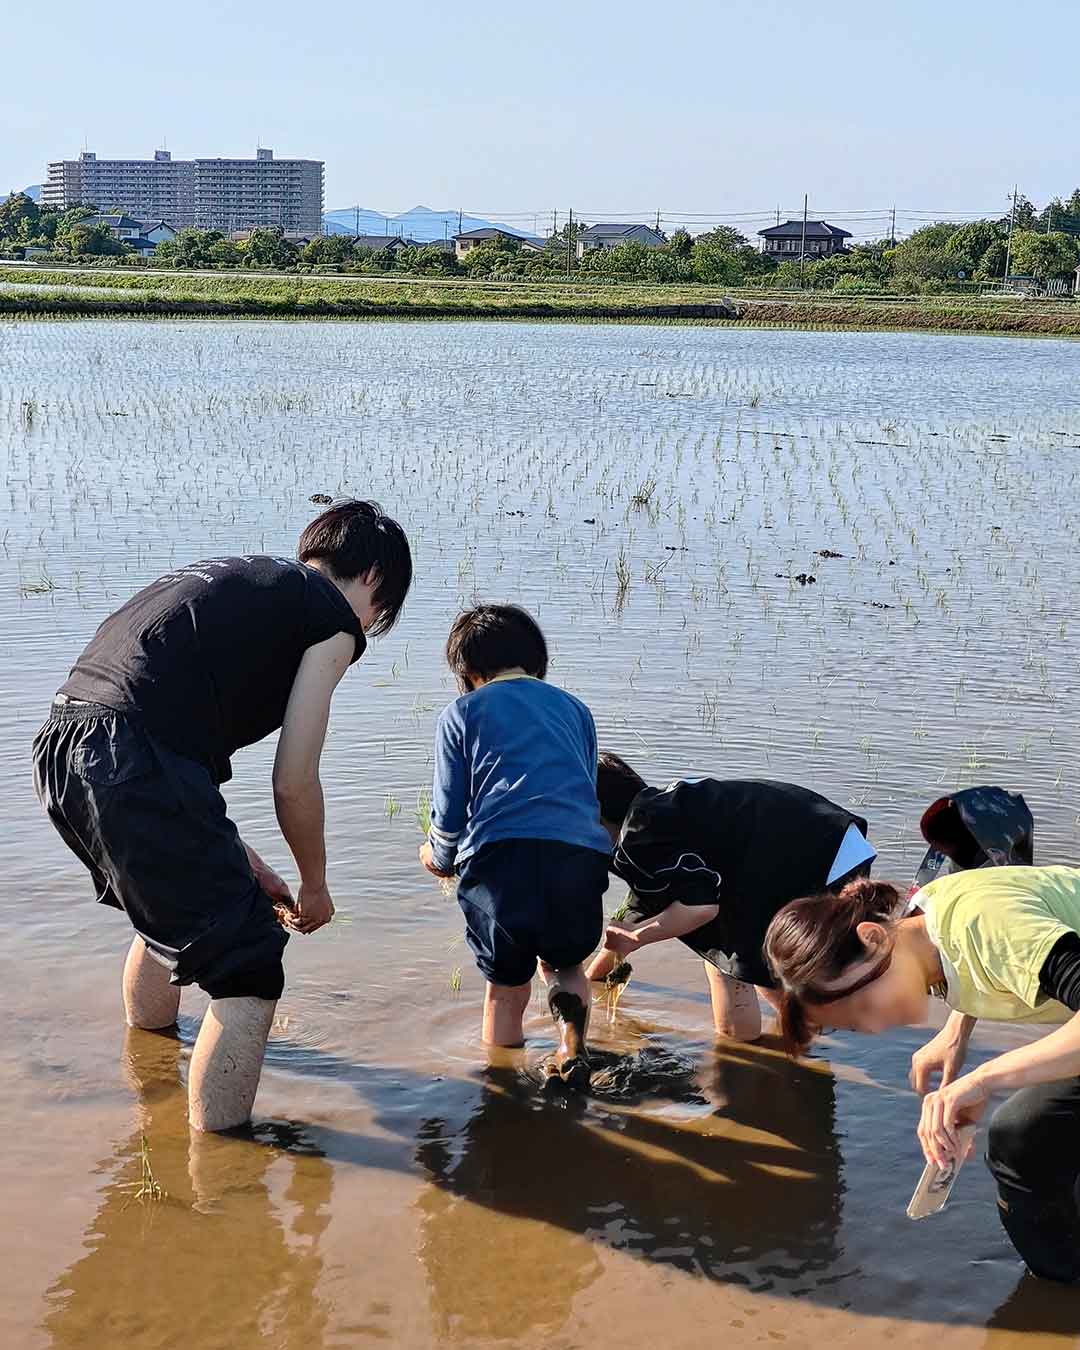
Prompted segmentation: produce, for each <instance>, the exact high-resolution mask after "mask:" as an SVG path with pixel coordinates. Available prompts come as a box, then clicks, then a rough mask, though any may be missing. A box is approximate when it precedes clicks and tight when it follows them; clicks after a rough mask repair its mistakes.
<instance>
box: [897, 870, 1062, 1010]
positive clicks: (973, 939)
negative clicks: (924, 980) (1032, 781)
mask: <svg viewBox="0 0 1080 1350" xmlns="http://www.w3.org/2000/svg"><path fill="white" fill-rule="evenodd" d="M912 903H913V904H915V905H917V906H918V907H919V908H920V909H921V910H922V911H923V913H924V914H925V915H926V931H927V933H928V935H929V937H930V940H931V942H933V944H934V946H935V947H936V948H937V950H938V953H939V955H940V956H941V964H942V966H943V968H944V970H945V980H946V984H947V992H946V994H945V1002H946V1003H948V1005H949V1006H950V1007H951V1008H955V1009H957V1010H958V1011H959V1012H962V1013H967V1014H968V1015H969V1016H970V1017H986V1018H990V1019H992V1020H993V1021H996V1022H1067V1021H1068V1020H1069V1018H1071V1017H1072V1016H1073V1013H1072V1010H1071V1009H1070V1008H1067V1007H1066V1006H1065V1005H1064V1004H1063V1003H1059V1002H1058V1001H1057V1000H1056V999H1051V998H1048V997H1047V996H1046V994H1044V993H1043V992H1042V990H1041V989H1040V988H1039V972H1040V971H1041V970H1042V967H1043V962H1044V961H1045V960H1046V958H1047V956H1049V954H1050V949H1051V948H1052V947H1053V946H1054V944H1055V943H1056V942H1057V940H1058V939H1059V938H1060V937H1061V936H1062V934H1063V933H1068V932H1070V931H1072V932H1080V868H1075V867H981V868H977V869H975V870H973V871H968V872H955V873H953V874H952V875H951V876H946V877H939V878H938V880H937V881H931V882H929V883H928V884H927V885H926V886H924V887H923V888H922V890H921V891H919V892H918V893H917V894H916V895H915V896H913V897H912Z"/></svg>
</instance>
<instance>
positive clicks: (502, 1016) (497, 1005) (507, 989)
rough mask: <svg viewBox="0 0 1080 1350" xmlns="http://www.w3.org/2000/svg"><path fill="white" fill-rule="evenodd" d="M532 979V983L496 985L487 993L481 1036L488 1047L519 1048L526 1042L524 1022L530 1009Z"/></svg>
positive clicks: (489, 987) (489, 984)
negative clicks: (526, 1012) (522, 1020)
mask: <svg viewBox="0 0 1080 1350" xmlns="http://www.w3.org/2000/svg"><path fill="white" fill-rule="evenodd" d="M531 995H532V980H530V981H529V982H528V984H492V983H491V981H490V980H489V981H488V984H487V988H486V989H485V990H484V1023H483V1028H482V1031H481V1033H480V1034H481V1036H482V1037H483V1039H484V1041H485V1043H486V1044H488V1045H504V1046H508V1047H515V1046H519V1045H521V1044H522V1043H523V1042H524V1040H525V1033H524V1030H523V1029H522V1025H521V1019H522V1018H523V1017H524V1016H525V1009H526V1008H527V1007H528V1006H529V998H530V996H531Z"/></svg>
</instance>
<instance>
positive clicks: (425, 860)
mask: <svg viewBox="0 0 1080 1350" xmlns="http://www.w3.org/2000/svg"><path fill="white" fill-rule="evenodd" d="M420 861H421V863H422V864H423V865H424V867H426V868H427V870H428V871H429V872H430V873H431V875H432V876H433V877H438V878H439V879H440V880H441V881H450V880H451V879H452V878H453V875H454V874H453V872H443V871H441V870H440V869H439V868H438V867H436V866H435V863H434V860H433V855H432V851H431V844H430V843H429V842H428V841H427V840H426V839H425V840H424V842H423V843H422V844H421V845H420Z"/></svg>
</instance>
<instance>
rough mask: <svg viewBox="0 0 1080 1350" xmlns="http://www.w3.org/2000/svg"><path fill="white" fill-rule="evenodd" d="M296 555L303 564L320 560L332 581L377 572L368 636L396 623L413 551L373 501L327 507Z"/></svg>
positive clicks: (409, 581)
mask: <svg viewBox="0 0 1080 1350" xmlns="http://www.w3.org/2000/svg"><path fill="white" fill-rule="evenodd" d="M296 556H297V557H298V558H299V559H300V561H301V562H302V563H306V562H313V561H316V560H318V561H320V562H324V563H325V564H326V567H327V569H328V570H329V571H330V573H331V574H332V576H333V577H334V578H335V579H336V580H337V581H344V582H349V581H355V580H356V578H357V577H362V576H364V575H365V573H367V572H371V571H374V573H375V575H376V578H377V580H376V584H375V590H374V592H373V593H372V597H371V599H372V603H373V604H374V606H375V609H376V610H377V611H378V618H377V619H376V620H375V622H374V624H372V626H371V629H370V631H371V634H372V636H373V637H380V636H381V635H382V634H383V633H388V632H389V631H390V629H391V628H393V626H394V624H395V623H397V619H398V615H399V614H400V613H401V607H402V605H403V604H404V603H405V597H406V596H407V595H408V593H409V587H410V586H411V585H412V574H413V566H412V553H411V552H410V550H409V541H408V539H407V538H406V536H405V531H404V530H403V529H402V528H401V526H400V525H399V524H398V523H397V521H396V520H391V519H390V517H389V516H388V515H386V514H385V513H384V512H383V509H382V507H381V506H379V504H378V503H377V502H362V501H357V500H356V499H355V498H351V497H350V498H346V499H345V500H343V501H339V502H335V503H334V504H333V506H329V507H327V509H326V510H325V511H323V512H322V514H321V515H318V516H316V517H315V519H314V520H313V521H312V522H311V524H310V525H308V527H307V529H305V531H304V533H303V534H302V535H301V536H300V543H299V546H298V547H297V550H296Z"/></svg>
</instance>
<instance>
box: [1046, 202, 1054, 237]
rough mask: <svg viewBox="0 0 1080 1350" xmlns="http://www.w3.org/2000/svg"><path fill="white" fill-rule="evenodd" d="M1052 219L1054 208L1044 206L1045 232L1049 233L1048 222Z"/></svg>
mask: <svg viewBox="0 0 1080 1350" xmlns="http://www.w3.org/2000/svg"><path fill="white" fill-rule="evenodd" d="M1053 219H1054V208H1053V207H1052V206H1048V207H1047V208H1046V233H1047V234H1049V233H1050V222H1051V221H1052V220H1053Z"/></svg>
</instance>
